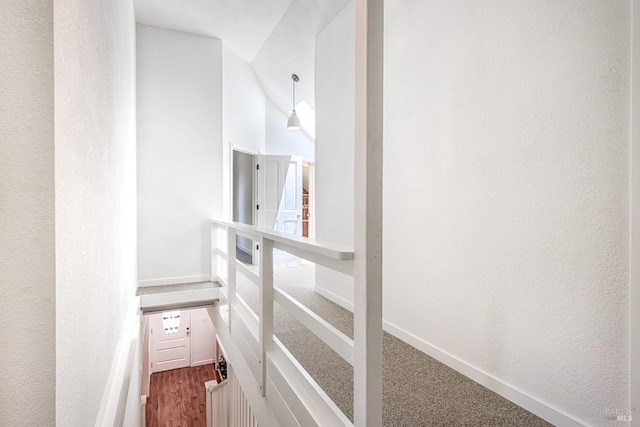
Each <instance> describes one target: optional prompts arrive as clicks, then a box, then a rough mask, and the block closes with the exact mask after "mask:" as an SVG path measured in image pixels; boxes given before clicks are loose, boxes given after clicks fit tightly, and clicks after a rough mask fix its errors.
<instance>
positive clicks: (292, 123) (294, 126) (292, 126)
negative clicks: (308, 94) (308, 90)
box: [287, 74, 300, 130]
mask: <svg viewBox="0 0 640 427" xmlns="http://www.w3.org/2000/svg"><path fill="white" fill-rule="evenodd" d="M291 80H293V107H292V109H291V115H290V116H289V120H287V129H288V130H300V117H298V115H297V114H296V83H297V82H298V81H300V78H299V77H298V76H296V75H295V74H291Z"/></svg>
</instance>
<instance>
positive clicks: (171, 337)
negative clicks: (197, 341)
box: [149, 310, 191, 373]
mask: <svg viewBox="0 0 640 427" xmlns="http://www.w3.org/2000/svg"><path fill="white" fill-rule="evenodd" d="M190 314H191V313H190V311H189V310H173V311H165V312H164V313H156V314H152V315H150V316H149V328H150V330H149V340H150V341H151V358H150V359H151V373H155V372H162V371H168V370H170V369H178V368H186V367H188V366H191V316H190Z"/></svg>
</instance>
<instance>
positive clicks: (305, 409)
mask: <svg viewBox="0 0 640 427" xmlns="http://www.w3.org/2000/svg"><path fill="white" fill-rule="evenodd" d="M237 235H241V236H245V237H248V238H250V239H252V240H254V241H256V242H257V243H259V245H260V252H259V254H260V260H259V274H256V273H255V272H254V270H252V269H249V268H247V267H246V266H245V265H244V264H242V263H240V262H238V261H237V260H236V236H237ZM273 249H280V250H284V251H286V252H288V253H290V254H292V255H295V256H297V257H299V258H302V259H306V260H308V261H311V262H314V263H316V264H319V265H322V266H324V267H327V268H330V269H332V270H335V271H338V272H341V273H344V274H348V275H353V258H354V254H353V250H352V249H351V248H348V247H345V246H342V245H337V244H333V243H327V242H320V241H317V240H313V239H308V238H305V237H299V236H294V235H289V234H284V233H279V232H276V231H272V230H267V229H262V228H258V227H254V226H250V225H246V224H241V223H237V222H228V221H221V220H211V275H212V277H213V278H215V279H217V280H218V282H219V283H220V284H221V285H222V287H221V288H220V295H221V296H226V298H225V299H221V301H220V305H219V307H218V309H217V310H218V313H219V316H220V319H221V320H222V322H223V324H225V326H226V329H228V334H224V335H223V336H227V337H229V338H230V339H231V340H232V341H233V344H234V346H235V347H236V348H237V349H238V352H239V353H240V354H242V356H243V359H244V361H245V363H246V364H247V366H248V367H249V368H250V369H249V371H245V372H251V374H250V376H252V377H253V378H252V381H253V382H254V384H255V386H256V389H257V390H256V391H258V392H259V394H258V395H259V396H262V398H266V399H267V400H268V401H269V402H270V403H271V404H274V405H276V406H278V407H279V408H288V411H290V414H288V415H286V416H284V415H283V417H284V419H286V420H290V419H291V417H293V419H295V420H297V421H296V422H297V423H300V422H302V423H303V424H302V425H312V424H316V425H318V424H320V423H322V422H323V421H324V422H326V420H327V419H330V420H332V424H331V425H345V426H351V425H352V424H351V422H350V421H349V420H348V418H347V417H346V416H345V415H344V414H343V413H342V412H341V411H340V409H338V407H337V405H336V404H335V403H334V402H332V401H331V399H330V398H329V397H328V396H327V395H326V393H325V392H324V391H323V390H322V389H321V388H320V387H319V386H318V385H317V384H316V383H315V381H313V379H312V378H311V376H310V375H309V374H308V373H307V372H306V371H305V370H304V369H303V368H302V366H301V365H300V363H298V362H297V360H295V358H294V357H293V356H292V355H291V353H289V352H288V351H287V350H286V349H285V348H284V347H283V346H282V344H281V343H280V342H279V341H278V340H277V338H276V337H275V336H274V334H273V306H274V302H277V303H278V304H279V305H280V306H281V307H282V308H284V309H285V310H286V311H287V312H288V313H289V314H291V315H292V316H293V317H294V318H296V319H297V320H298V321H300V322H301V323H302V324H303V325H304V326H305V327H307V328H308V329H309V330H310V331H311V332H313V333H314V334H315V335H316V336H317V337H318V338H320V339H321V340H322V341H323V342H324V343H325V344H327V346H329V347H330V348H331V349H332V350H333V351H335V352H336V353H337V354H339V355H340V356H341V357H343V358H344V359H345V360H346V361H347V362H349V363H350V364H352V365H353V361H354V351H355V350H354V341H353V340H352V339H351V338H349V337H347V336H346V335H345V334H343V333H342V332H340V331H339V330H337V329H336V328H335V327H333V326H332V325H331V324H329V323H328V322H327V321H326V320H324V319H322V318H321V317H320V316H318V315H317V314H316V313H314V312H313V311H312V310H310V309H309V308H308V307H306V306H304V304H302V303H301V302H299V301H297V300H296V299H294V298H293V297H291V296H290V295H288V294H287V293H285V292H284V291H282V290H281V289H278V288H277V283H274V277H273ZM238 272H240V273H242V274H244V275H245V276H246V277H248V278H249V280H250V281H251V282H253V283H254V284H256V285H257V286H258V288H259V292H260V297H259V313H257V314H256V313H255V312H253V310H251V309H250V308H249V306H248V305H247V304H246V302H244V300H243V299H242V298H241V297H240V296H239V295H237V293H236V286H235V285H236V274H237V273H238ZM226 346H227V344H226V343H225V347H226ZM256 350H257V351H256ZM256 357H257V360H256ZM233 362H234V361H233V360H231V359H230V360H229V363H230V364H231V365H233ZM256 362H257V363H256ZM230 398H231V399H234V397H233V396H231V397H230ZM279 402H280V404H279ZM250 403H252V402H250ZM262 403H263V402H262ZM253 404H261V402H253ZM279 413H280V411H279ZM327 417H328V418H327ZM311 419H313V420H315V421H314V422H313V423H312V424H309V422H310V420H311ZM285 424H289V422H286V423H285Z"/></svg>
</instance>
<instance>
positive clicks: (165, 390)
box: [145, 364, 219, 427]
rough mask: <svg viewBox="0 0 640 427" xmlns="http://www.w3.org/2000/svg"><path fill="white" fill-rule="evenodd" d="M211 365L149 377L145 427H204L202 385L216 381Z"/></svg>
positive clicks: (204, 400) (203, 389)
mask: <svg viewBox="0 0 640 427" xmlns="http://www.w3.org/2000/svg"><path fill="white" fill-rule="evenodd" d="M216 376H217V372H216V370H215V369H214V367H213V364H208V365H202V366H194V367H193V368H182V369H174V370H171V371H165V372H158V373H155V374H152V375H151V382H150V385H149V396H148V397H147V405H146V414H145V415H146V420H147V427H205V426H206V415H205V410H206V403H207V401H206V392H205V388H204V383H205V382H206V381H210V380H213V379H218V380H219V378H216Z"/></svg>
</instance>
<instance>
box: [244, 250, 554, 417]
mask: <svg viewBox="0 0 640 427" xmlns="http://www.w3.org/2000/svg"><path fill="white" fill-rule="evenodd" d="M274 258H275V259H276V260H278V258H280V259H279V262H278V264H277V265H275V266H274V282H275V284H276V286H277V287H279V288H281V289H282V290H283V291H285V292H287V293H288V294H289V295H291V296H292V297H294V298H295V299H297V300H298V301H300V302H302V303H303V304H304V305H306V306H307V307H309V308H310V309H311V310H313V311H314V312H315V313H317V314H318V315H319V316H321V317H322V318H324V319H325V320H326V321H328V322H329V323H331V324H332V325H333V326H335V327H336V328H337V329H339V330H340V331H342V332H343V333H345V334H346V335H347V336H349V337H352V338H353V315H352V313H351V312H349V311H347V310H344V309H343V308H341V307H339V306H338V305H336V304H334V303H333V302H331V301H329V300H327V299H325V298H323V297H321V296H319V295H318V294H316V293H315V292H314V290H313V286H314V281H315V274H314V271H315V270H314V265H313V264H308V263H306V262H300V260H298V259H297V258H292V257H289V256H288V255H287V254H284V255H283V254H280V255H278V256H274ZM237 290H238V295H239V296H240V297H242V298H243V299H244V300H245V301H246V302H247V304H248V305H249V306H250V307H251V308H252V309H253V310H254V311H256V312H257V310H258V288H257V287H256V286H255V285H254V284H253V283H251V282H250V281H249V280H248V279H246V278H244V277H243V276H242V275H241V274H240V273H238V280H237ZM274 331H275V334H276V336H277V337H278V338H279V339H280V340H281V341H282V342H283V344H284V345H285V346H286V347H287V348H288V349H289V351H290V352H291V353H292V354H293V355H294V357H295V358H296V359H297V360H298V361H299V362H300V364H301V365H302V366H303V367H304V368H305V369H306V370H307V372H309V374H310V375H311V376H312V377H313V378H314V380H315V381H316V382H317V383H318V384H319V385H320V387H322V389H323V390H324V391H325V393H327V395H328V396H329V397H330V398H331V399H332V400H333V401H334V402H335V403H336V404H337V405H338V407H339V408H340V409H341V410H342V411H343V412H344V413H345V415H346V416H347V417H349V419H351V420H352V421H353V368H352V367H351V365H349V364H348V363H347V362H345V361H344V360H343V359H342V358H341V357H340V356H339V355H338V354H337V353H335V352H334V351H332V350H331V349H329V347H327V346H326V345H325V344H324V343H323V342H322V341H321V340H320V339H318V338H317V337H316V336H315V335H314V334H313V333H312V332H310V331H309V330H308V329H307V328H305V327H304V326H303V325H302V324H301V323H299V322H298V321H297V320H295V319H294V318H293V317H292V316H290V315H288V314H287V312H286V311H284V309H282V307H280V306H278V304H275V308H274ZM381 374H382V378H383V400H384V403H383V417H384V425H385V426H390V427H420V426H429V427H430V426H549V425H550V424H549V423H547V422H546V421H544V420H542V419H540V418H538V417H537V416H535V415H533V414H531V413H530V412H527V411H526V410H524V409H522V408H521V407H519V406H517V405H515V404H514V403H512V402H510V401H508V400H506V399H504V398H503V397H501V396H499V395H497V394H496V393H494V392H492V391H490V390H488V389H487V388H485V387H483V386H481V385H480V384H478V383H476V382H474V381H472V380H470V379H469V378H467V377H465V376H464V375H462V374H460V373H458V372H456V371H454V370H453V369H450V368H449V367H447V366H445V365H444V364H442V363H440V362H438V361H437V360H435V359H433V358H431V357H429V356H427V355H426V354H424V353H423V352H421V351H419V350H417V349H415V348H414V347H412V346H410V345H409V344H406V343H405V342H403V341H401V340H399V339H397V338H395V337H393V336H392V335H389V334H387V333H385V334H384V367H383V372H382V373H381Z"/></svg>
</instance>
